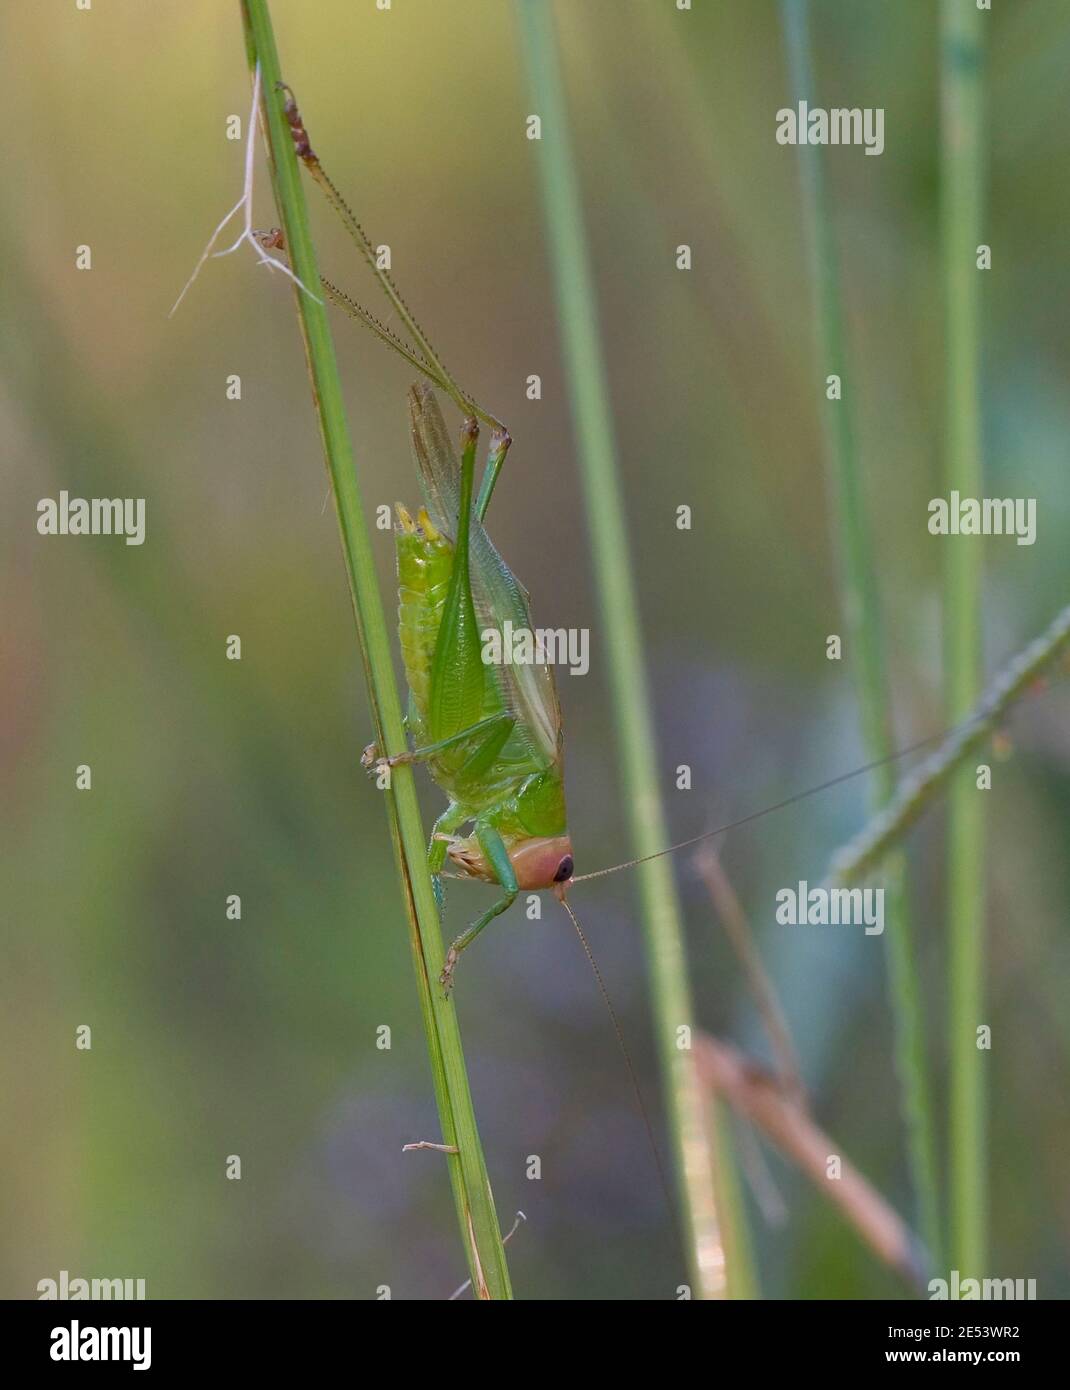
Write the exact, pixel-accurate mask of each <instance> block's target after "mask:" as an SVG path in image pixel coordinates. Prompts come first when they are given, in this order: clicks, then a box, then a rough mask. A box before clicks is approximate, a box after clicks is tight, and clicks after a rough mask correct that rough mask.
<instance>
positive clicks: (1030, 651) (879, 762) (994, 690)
mask: <svg viewBox="0 0 1070 1390" xmlns="http://www.w3.org/2000/svg"><path fill="white" fill-rule="evenodd" d="M1064 628H1065V629H1066V632H1067V633H1070V608H1068V609H1066V610H1065V611H1064V612H1063V613H1061V614H1060V615H1059V618H1058V619H1057V620H1056V622H1055V623H1053V624H1052V627H1051V629H1050V631H1049V633H1047V634H1044V637H1042V638H1038V639H1037V641H1036V642H1034V643H1032V644H1031V645H1030V647H1028V648H1027V649H1026V651H1025V652H1023V653H1022V654H1021V655H1020V656H1019V657H1018V659H1017V660H1016V661H1015V662H1013V663H1012V665H1011V666H1010V667H1009V668H1008V669H1007V671H1005V672H1004V673H1003V674H1002V675H1001V676H1000V677H998V678H997V679H996V681H994V682H993V685H992V687H991V688H990V693H989V694H988V695H986V697H985V698H984V699H982V701H981V703H980V705H979V706H978V708H977V709H976V710H975V711H974V713H973V714H972V715H970V717H969V718H968V719H964V720H963V721H962V723H961V724H956V725H955V726H954V728H952V729H947V730H945V731H944V732H942V733H938V734H930V735H929V736H928V738H922V739H919V740H918V741H917V743H911V744H909V745H908V746H907V747H906V748H900V749H899V750H898V752H895V753H890V754H889V755H888V756H887V757H886V758H875V759H874V760H873V761H872V762H868V763H863V764H862V766H861V767H856V768H852V769H851V771H850V772H841V773H840V774H839V776H838V777H830V778H829V780H828V781H827V782H819V783H818V785H817V786H816V787H808V788H807V789H806V790H805V791H801V792H795V793H794V794H793V795H791V796H786V797H785V798H784V799H783V801H777V802H774V804H773V805H772V806H766V807H764V808H763V809H762V810H761V811H751V812H750V814H749V815H746V816H740V818H739V819H738V820H733V821H728V822H727V824H725V825H718V826H716V827H715V828H714V829H713V830H704V831H703V832H702V834H701V835H692V836H691V837H690V839H687V840H680V841H679V843H677V844H675V845H669V846H667V847H666V848H665V849H659V850H655V851H654V853H653V854H642V855H640V856H639V858H638V859H626V860H625V861H624V863H622V864H611V865H610V866H609V867H608V868H606V869H595V870H594V871H593V872H592V873H589V874H577V875H576V877H575V878H573V879H570V880H569V882H570V883H587V882H589V881H590V880H591V879H593V878H604V877H605V876H606V875H607V874H615V873H619V872H620V870H621V869H631V868H634V866H635V865H636V864H645V863H646V862H647V861H648V860H650V859H660V858H661V857H662V855H665V854H675V853H676V851H677V850H680V849H688V848H689V847H690V846H691V845H697V844H701V842H702V841H703V840H711V839H713V837H714V836H715V835H724V834H725V833H726V831H729V830H736V829H738V827H739V826H741V825H750V824H751V822H752V821H756V820H761V819H762V817H763V816H771V815H772V814H773V812H774V811H783V810H784V809H785V807H788V806H795V805H797V804H798V802H800V801H806V800H807V799H808V798H809V797H811V796H817V794H818V793H819V792H826V791H829V790H831V788H833V787H838V786H841V785H842V784H843V783H844V782H850V781H851V780H852V778H854V777H862V776H863V775H864V774H865V773H867V772H872V771H873V770H874V769H875V768H878V767H883V766H884V765H885V764H886V763H894V762H898V761H899V759H900V758H907V757H909V756H910V754H911V753H917V752H919V751H920V750H921V749H922V748H927V747H928V746H929V744H931V743H942V742H944V741H945V740H947V741H950V740H951V739H954V738H957V737H959V736H960V735H961V734H962V733H963V732H964V731H965V730H967V729H969V728H971V727H972V726H973V725H975V724H983V723H984V722H985V721H986V720H988V721H991V720H993V719H994V718H995V717H997V716H999V715H1001V714H1004V713H1006V712H1007V707H1008V706H1009V702H1010V699H1011V697H1012V696H1013V695H1014V694H1015V693H1016V691H1017V689H1018V687H1019V685H1020V684H1021V682H1022V680H1023V673H1024V676H1029V675H1031V674H1034V675H1035V674H1036V672H1035V671H1032V670H1031V667H1032V666H1036V667H1038V668H1039V666H1040V665H1042V664H1043V663H1042V661H1041V660H1040V658H1039V657H1038V656H1037V652H1041V654H1042V655H1043V656H1045V658H1047V657H1050V656H1051V655H1052V653H1053V652H1054V651H1055V650H1056V646H1055V644H1054V643H1053V642H1051V640H1050V636H1051V633H1056V632H1061V631H1062V629H1064ZM1049 647H1050V650H1048V648H1049ZM1034 649H1036V650H1034ZM1027 658H1032V660H1027ZM1062 684H1064V682H1063V681H1053V682H1051V684H1050V685H1049V686H1048V687H1047V689H1049V690H1050V689H1053V688H1054V687H1055V686H1056V685H1062ZM935 756H937V755H935V754H934V757H935Z"/></svg>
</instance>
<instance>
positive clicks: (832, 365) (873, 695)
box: [781, 0, 942, 1268]
mask: <svg viewBox="0 0 1070 1390" xmlns="http://www.w3.org/2000/svg"><path fill="white" fill-rule="evenodd" d="M781 15H782V19H783V27H784V38H785V46H786V50H787V56H788V68H789V75H790V79H791V87H792V97H793V99H794V100H795V101H799V100H806V101H808V102H810V103H811V105H815V104H816V105H819V104H820V103H819V102H817V100H816V94H815V90H814V77H813V70H812V63H811V57H810V54H811V46H810V36H809V3H808V0H781ZM798 155H799V173H800V185H801V195H802V212H803V224H804V228H805V232H806V241H807V247H808V250H809V258H810V275H811V281H812V290H813V299H814V313H815V320H816V337H817V344H818V352H819V363H820V370H819V372H818V373H817V375H818V377H819V378H820V380H822V381H823V380H824V378H825V377H826V376H827V375H830V374H832V373H835V374H836V375H837V376H838V377H839V378H840V381H841V382H842V386H843V393H842V399H840V400H839V401H826V402H824V403H823V418H822V425H823V430H824V440H825V446H824V452H825V467H826V474H827V480H828V493H829V498H830V500H831V502H832V504H833V507H834V509H835V512H836V515H837V517H838V535H839V576H840V590H841V610H842V616H843V619H844V622H845V624H846V627H847V636H848V643H847V646H848V650H849V652H850V653H851V654H852V658H853V659H852V672H853V675H854V680H855V688H856V691H857V696H858V704H859V712H860V716H861V724H862V736H863V740H864V742H865V747H866V753H867V756H868V758H869V759H870V761H872V762H878V761H881V760H886V759H889V758H890V755H891V754H892V753H893V752H894V751H895V744H894V733H893V725H892V717H891V708H890V700H889V690H888V680H887V673H886V663H885V639H884V624H883V617H882V612H881V603H880V595H879V592H878V585H877V578H876V568H875V565H874V562H873V559H872V557H873V554H874V549H873V544H872V532H871V530H870V526H869V521H868V514H867V508H866V502H865V496H864V488H863V478H862V469H861V464H860V459H859V456H858V449H857V446H856V442H855V430H854V404H853V396H852V380H851V372H850V369H849V364H848V361H847V358H846V353H845V343H844V330H843V311H842V307H841V297H840V272H839V264H838V256H837V253H836V244H835V234H834V229H833V224H832V217H831V213H830V207H829V201H828V197H827V193H826V189H825V172H824V162H823V152H822V149H821V147H820V146H819V145H813V144H806V145H801V144H800V146H799V148H798ZM867 162H868V161H867ZM894 790H895V765H894V763H892V762H890V761H885V762H884V764H883V766H881V767H879V768H877V769H876V770H875V772H874V774H873V778H872V783H871V796H872V803H873V808H874V809H876V808H877V807H879V806H882V805H884V804H885V803H886V802H887V801H888V800H889V798H890V797H891V796H892V794H893V792H894ZM885 877H886V891H887V898H888V925H889V930H888V931H887V932H886V933H885V941H886V943H887V951H888V971H889V986H890V989H889V994H890V999H891V1008H892V1015H893V1019H894V1027H895V1050H896V1071H897V1073H898V1078H899V1084H900V1087H901V1088H902V1108H903V1115H904V1120H905V1123H906V1129H907V1152H908V1155H909V1161H910V1169H911V1178H912V1182H913V1187H914V1192H915V1197H916V1200H917V1205H918V1224H919V1226H920V1229H921V1234H922V1237H923V1239H924V1241H925V1244H926V1246H927V1247H928V1250H929V1254H930V1257H931V1258H932V1260H933V1261H934V1263H935V1264H936V1266H937V1267H938V1268H940V1267H942V1266H941V1259H940V1248H941V1245H942V1241H941V1231H940V1207H939V1196H938V1179H937V1160H936V1128H935V1124H934V1120H933V1104H932V1096H931V1089H930V1084H929V1074H928V1068H927V1065H926V1053H925V1032H924V1019H923V1013H922V1003H921V1000H922V995H921V987H920V978H919V973H918V966H917V957H916V952H915V947H914V938H913V930H912V926H911V921H910V906H909V898H908V893H907V884H906V863H905V860H904V857H903V856H902V855H901V854H894V855H892V856H890V857H889V859H888V860H887V862H886V865H885Z"/></svg>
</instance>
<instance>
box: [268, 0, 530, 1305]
mask: <svg viewBox="0 0 1070 1390" xmlns="http://www.w3.org/2000/svg"><path fill="white" fill-rule="evenodd" d="M242 18H243V23H244V27H245V36H246V48H247V52H248V56H249V62H250V67H251V69H253V70H254V71H255V65H256V63H257V62H258V61H259V63H260V71H261V92H262V113H263V120H264V125H265V128H266V132H267V139H268V145H269V151H270V161H271V166H272V178H273V182H274V187H275V201H276V204H277V206H278V211H279V216H280V218H281V221H282V224H283V228H284V231H285V235H286V247H287V250H288V253H289V256H290V261H291V264H292V267H293V271H294V273H295V275H297V276H298V278H299V279H300V280H301V282H302V283H303V284H304V285H309V286H316V287H318V286H319V283H320V280H319V270H318V266H317V261H316V254H315V249H314V246H313V242H312V235H311V231H310V227H309V220H308V209H307V206H306V203H305V198H304V190H303V188H302V185H301V178H300V170H299V167H298V162H297V157H296V155H295V152H294V147H293V141H292V139H291V136H290V133H289V128H288V126H287V124H286V121H285V118H284V116H283V111H282V102H283V97H282V94H281V93H280V92H279V91H278V90H277V87H276V84H277V83H278V82H279V81H280V80H281V78H282V73H281V72H280V68H279V59H278V54H277V52H276V48H275V38H274V33H273V31H272V25H271V18H270V14H269V10H268V4H267V0H242ZM290 75H291V76H292V74H290ZM295 295H296V301H297V310H298V317H299V319H300V323H301V329H302V333H303V335H304V342H305V350H306V355H307V359H308V370H309V377H310V381H311V385H312V394H313V400H314V402H315V408H316V415H317V419H318V421H319V427H320V433H321V436H322V440H323V450H324V454H325V457H326V461H327V469H328V473H329V475H330V479H331V487H332V491H333V495H334V500H335V510H336V513H337V517H338V524H339V527H340V530H341V538H342V552H343V555H344V557H345V564H346V572H347V575H348V578H349V587H350V592H351V595H352V599H353V611H354V614H355V616H356V622H357V632H358V636H359V639H360V650H361V656H362V659H363V662H364V671H365V676H366V678H367V684H368V696H369V702H370V704H371V708H372V713H373V718H374V720H375V724H376V730H377V737H378V741H379V746H380V748H382V749H384V750H385V752H386V753H387V754H392V753H399V752H402V751H403V750H404V749H405V746H406V745H405V733H404V727H403V724H402V711H401V701H400V698H399V695H398V689H397V683H396V680H395V677H394V663H393V656H392V651H391V643H390V637H389V634H388V631H387V625H386V619H385V615H384V611H383V604H382V597H381V595H380V593H379V585H378V580H377V577H376V572H375V564H374V558H373V554H372V548H371V542H370V539H369V533H368V528H367V525H366V523H365V513H364V506H363V503H362V501H361V495H360V487H359V483H358V478H357V471H356V467H355V462H354V458H353V451H352V446H351V443H350V439H349V431H348V426H347V423H346V414H345V407H344V404H343V398H342V387H341V381H340V379H339V375H338V365H337V362H336V360H335V355H334V345H333V342H332V338H331V331H330V325H329V323H328V320H327V312H326V309H325V307H324V305H323V304H322V303H321V302H320V301H319V299H318V298H315V297H313V296H312V295H311V294H308V293H305V292H304V291H302V290H300V289H295ZM355 761H356V759H355V758H354V762H355ZM384 796H385V800H386V805H387V810H388V815H389V819H390V827H391V834H392V837H393V841H394V847H395V852H396V857H397V865H398V873H399V878H400V882H401V888H402V895H403V897H404V900H405V905H406V909H407V912H408V918H409V926H410V941H411V945H412V952H413V960H414V964H415V969H416V981H417V986H418V990H419V997H420V1009H421V1014H422V1017H423V1023H424V1030H425V1033H426V1038H427V1049H428V1057H429V1059H430V1063H431V1074H432V1079H433V1082H434V1090H435V1099H436V1102H437V1105H438V1112H439V1119H440V1123H441V1127H442V1141H443V1143H444V1144H446V1145H449V1146H452V1147H456V1149H457V1150H458V1152H457V1153H456V1154H449V1155H445V1156H444V1157H443V1158H442V1161H443V1162H444V1163H445V1164H446V1165H447V1167H448V1169H449V1175H450V1181H451V1184H452V1187H453V1194H454V1199H455V1204H456V1208H457V1218H458V1223H459V1226H460V1231H461V1239H462V1242H463V1245H464V1249H465V1254H466V1258H467V1263H468V1268H469V1272H470V1274H471V1278H472V1287H473V1290H474V1291H475V1294H476V1297H479V1298H510V1297H512V1290H511V1287H510V1283H509V1270H508V1266H507V1265H506V1260H505V1252H504V1249H503V1245H502V1239H501V1231H500V1228H499V1225H498V1219H497V1215H496V1213H495V1209H494V1200H493V1197H492V1195H491V1190H490V1183H489V1181H488V1178H487V1169H486V1163H485V1161H484V1158H483V1150H482V1147H481V1145H480V1141H479V1131H478V1129H477V1127H476V1119H475V1112H474V1110H473V1107H472V1097H471V1093H470V1090H469V1085H468V1076H467V1072H466V1069H465V1063H464V1053H463V1050H462V1047H461V1035H460V1029H459V1026H458V1022H457V1014H456V1009H455V1006H454V1003H453V1000H452V998H450V999H446V998H444V997H443V992H442V990H441V988H440V987H439V986H438V983H437V982H438V975H439V972H440V970H441V969H442V962H443V943H442V933H441V928H440V924H439V918H438V912H437V910H436V906H435V899H434V893H433V891H432V887H431V879H430V875H429V873H428V870H427V864H426V843H427V839H426V835H425V832H424V828H423V824H422V822H421V818H420V810H419V805H418V803H417V799H416V786H415V782H414V779H413V771H412V768H411V767H404V766H402V767H398V768H396V769H395V770H394V773H393V777H392V787H391V789H390V790H389V791H387V792H385V793H384ZM436 1161H437V1160H436Z"/></svg>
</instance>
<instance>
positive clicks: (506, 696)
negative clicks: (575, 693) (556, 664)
mask: <svg viewBox="0 0 1070 1390" xmlns="http://www.w3.org/2000/svg"><path fill="white" fill-rule="evenodd" d="M409 411H410V415H411V418H412V442H413V452H414V454H415V457H416V466H417V469H418V471H419V474H420V482H421V485H422V487H423V491H424V499H425V502H426V504H427V509H428V512H429V514H430V517H431V520H432V521H433V522H434V523H435V525H436V526H437V527H438V528H439V529H440V530H441V531H442V532H444V534H445V535H447V536H450V537H453V538H456V534H457V514H458V509H459V507H460V498H461V465H460V461H459V460H458V458H457V454H456V452H455V450H454V447H453V442H452V440H451V439H450V435H449V431H448V430H447V428H446V423H445V421H444V420H443V418H442V411H441V410H440V409H439V405H438V401H437V399H436V398H435V395H434V392H433V391H432V390H431V388H430V387H429V386H426V385H416V386H413V387H411V388H410V390H409ZM469 526H470V530H469V567H470V572H471V582H472V599H473V602H474V604H475V609H476V616H477V618H478V620H479V624H480V628H481V630H482V631H487V630H488V629H490V628H496V629H497V630H498V631H499V632H500V633H502V632H504V631H505V623H506V621H508V622H509V623H510V625H511V631H512V632H513V633H514V634H516V633H519V632H528V633H531V632H533V631H534V629H533V627H532V622H531V601H530V597H529V595H528V591H527V590H526V589H525V588H524V586H523V585H522V584H521V583H520V581H519V580H518V579H517V578H516V576H515V575H514V574H513V572H512V571H511V570H510V568H509V566H508V565H507V564H506V563H505V561H504V560H503V559H502V557H501V556H500V555H499V554H498V551H497V549H496V548H495V546H494V543H493V542H492V541H491V539H490V537H489V536H488V535H487V532H486V529H485V528H484V526H483V524H482V522H481V521H479V519H478V517H477V516H476V513H475V509H474V508H473V511H472V515H471V518H470V522H469ZM488 670H490V671H491V673H492V676H493V678H494V680H495V681H496V683H497V685H498V688H499V690H500V692H501V696H502V700H503V702H504V704H505V706H506V708H507V709H508V710H509V711H510V712H511V713H512V714H514V715H516V719H517V726H516V729H515V730H514V733H513V736H512V740H511V741H514V740H515V742H516V743H518V744H520V745H521V746H522V747H523V748H525V749H526V750H527V751H528V752H529V753H530V755H531V756H532V757H533V759H534V760H535V761H536V762H541V763H543V764H544V765H545V764H546V763H553V764H555V765H557V766H560V764H561V761H562V751H563V745H562V738H561V710H560V706H559V704H558V700H557V686H556V683H555V681H554V673H553V668H552V667H551V666H549V665H548V664H547V663H546V662H545V661H542V660H538V659H536V660H534V661H531V662H523V663H520V664H516V663H512V664H506V663H503V664H500V665H492V666H489V667H488Z"/></svg>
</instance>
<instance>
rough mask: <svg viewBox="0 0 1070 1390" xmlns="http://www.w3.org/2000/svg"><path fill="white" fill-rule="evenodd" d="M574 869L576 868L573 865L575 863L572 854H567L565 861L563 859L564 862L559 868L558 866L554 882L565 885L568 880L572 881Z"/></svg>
mask: <svg viewBox="0 0 1070 1390" xmlns="http://www.w3.org/2000/svg"><path fill="white" fill-rule="evenodd" d="M573 868H574V865H573V863H572V855H571V854H566V855H565V857H564V859H562V860H561V863H560V864H558V866H557V873H556V874H554V882H555V883H564V882H566V880H568V879H570V878H571V877H572V870H573Z"/></svg>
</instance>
